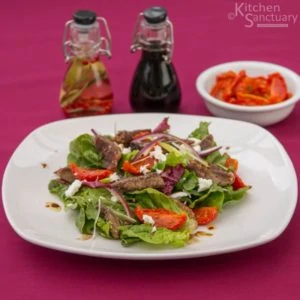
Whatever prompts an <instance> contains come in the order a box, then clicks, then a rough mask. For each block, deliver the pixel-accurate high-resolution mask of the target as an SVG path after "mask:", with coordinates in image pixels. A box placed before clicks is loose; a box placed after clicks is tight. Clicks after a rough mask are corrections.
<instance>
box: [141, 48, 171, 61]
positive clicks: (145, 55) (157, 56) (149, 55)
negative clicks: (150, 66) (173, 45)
mask: <svg viewBox="0 0 300 300" xmlns="http://www.w3.org/2000/svg"><path fill="white" fill-rule="evenodd" d="M166 55H167V51H166V50H164V49H161V50H156V51H149V50H146V49H143V50H142V56H141V59H142V60H157V61H166Z"/></svg>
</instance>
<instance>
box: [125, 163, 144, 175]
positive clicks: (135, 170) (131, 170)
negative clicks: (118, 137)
mask: <svg viewBox="0 0 300 300" xmlns="http://www.w3.org/2000/svg"><path fill="white" fill-rule="evenodd" d="M122 169H123V170H124V171H125V172H127V173H130V174H132V175H140V169H139V168H137V167H135V166H133V165H132V163H130V162H129V161H128V160H125V162H124V164H123V167H122Z"/></svg>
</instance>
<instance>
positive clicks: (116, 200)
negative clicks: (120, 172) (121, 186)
mask: <svg viewBox="0 0 300 300" xmlns="http://www.w3.org/2000/svg"><path fill="white" fill-rule="evenodd" d="M110 200H111V201H112V202H118V201H119V200H118V198H117V197H116V196H111V198H110Z"/></svg>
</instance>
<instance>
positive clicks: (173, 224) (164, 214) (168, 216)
mask: <svg viewBox="0 0 300 300" xmlns="http://www.w3.org/2000/svg"><path fill="white" fill-rule="evenodd" d="M134 213H135V214H136V216H137V217H138V219H139V220H140V221H141V222H144V219H143V216H144V215H147V216H150V217H151V218H152V219H153V221H154V224H153V225H154V226H156V227H163V228H167V229H170V230H176V229H179V228H180V227H181V226H182V225H183V224H184V223H185V221H186V219H187V216H186V214H184V213H181V214H177V213H175V212H173V211H170V210H167V209H163V208H154V209H152V208H142V207H140V206H137V207H136V208H135V209H134Z"/></svg>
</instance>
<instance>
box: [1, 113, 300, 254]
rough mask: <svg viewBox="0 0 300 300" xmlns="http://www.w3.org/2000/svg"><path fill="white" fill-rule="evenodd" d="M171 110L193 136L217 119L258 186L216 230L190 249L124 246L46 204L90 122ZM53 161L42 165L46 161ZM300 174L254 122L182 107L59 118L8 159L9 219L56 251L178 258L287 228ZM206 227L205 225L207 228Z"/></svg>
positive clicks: (135, 125) (261, 239)
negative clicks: (83, 231)
mask: <svg viewBox="0 0 300 300" xmlns="http://www.w3.org/2000/svg"><path fill="white" fill-rule="evenodd" d="M166 116H169V117H170V119H169V123H170V125H171V133H174V134H176V135H178V136H181V137H186V136H187V135H188V134H189V133H190V132H191V131H192V130H194V129H195V128H196V127H197V126H198V124H199V122H200V121H208V122H211V125H210V131H211V133H212V134H213V135H214V137H215V139H216V141H217V143H218V144H220V145H223V146H230V149H229V150H228V153H229V154H231V155H232V156H233V157H235V158H237V159H238V160H239V174H240V176H241V177H242V178H243V179H244V180H245V182H247V183H248V184H250V185H252V187H253V188H252V189H251V190H250V191H249V194H248V196H247V197H246V198H245V199H244V200H242V201H240V202H238V203H235V204H234V205H228V206H225V207H224V210H223V212H222V213H221V214H220V216H219V217H218V219H217V220H216V222H215V223H214V225H215V229H214V230H213V231H210V232H211V233H212V234H213V236H210V237H209V236H202V237H200V238H199V239H198V241H197V242H193V243H191V244H189V245H187V246H186V247H184V248H179V249H173V248H162V247H159V248H156V247H155V248H154V247H150V246H145V245H143V244H135V245H133V246H130V247H123V246H122V245H121V243H120V242H119V241H114V240H108V239H104V238H102V237H100V236H98V237H96V238H95V239H92V240H86V241H83V240H80V239H79V236H80V234H79V232H78V230H77V228H76V226H75V221H74V216H73V215H71V214H70V213H69V212H65V211H61V212H53V211H51V210H49V209H47V208H45V203H46V202H48V201H55V202H59V200H58V199H56V198H55V197H54V196H53V195H51V194H50V193H49V192H48V182H49V181H50V180H51V179H52V178H54V174H53V172H54V171H55V170H57V169H58V168H60V167H62V166H65V165H66V156H67V153H68V147H69V142H70V141H71V140H72V139H74V138H75V137H76V136H78V135H79V134H82V133H87V132H90V130H91V128H94V129H96V131H98V132H100V133H102V134H113V133H114V131H115V126H116V127H117V129H120V130H121V129H128V130H132V129H139V128H154V127H155V126H156V125H157V124H158V123H159V122H160V121H161V120H162V119H163V118H164V117H166ZM44 163H45V164H46V165H47V166H46V167H42V164H44ZM297 187H298V184H297V177H296V173H295V170H294V167H293V164H292V162H291V160H290V158H289V156H288V154H287V153H286V151H285V150H284V148H283V146H282V145H281V144H280V143H279V142H278V140H277V139H276V138H275V137H274V136H273V135H272V134H271V133H269V132H268V131H267V130H265V129H263V128H261V127H259V126H257V125H254V124H250V123H245V122H241V121H234V120H229V119H218V118H212V117H201V116H189V115H178V114H121V115H108V116H101V117H85V118H76V119H68V120H62V121H57V122H54V123H50V124H47V125H44V126H42V127H40V128H38V129H36V130H34V131H33V132H32V133H30V134H29V135H28V136H27V137H26V138H25V139H24V140H23V142H22V143H21V144H20V145H19V146H18V148H17V149H16V150H15V152H14V154H13V155H12V157H11V159H10V161H9V162H8V164H7V167H6V170H5V173H4V177H3V186H2V196H3V204H4V209H5V213H6V215H7V219H8V221H9V223H10V224H11V226H12V227H13V229H14V230H15V231H16V233H17V234H19V235H20V236H21V237H22V238H24V239H25V240H27V241H29V242H31V243H33V244H37V245H40V246H44V247H47V248H52V249H56V250H61V251H66V252H71V253H77V254H84V255H91V256H99V257H109V258H120V259H179V258H188V257H200V256H207V255H215V254H220V253H226V252H233V251H238V250H243V249H247V248H251V247H255V246H258V245H261V244H264V243H267V242H269V241H271V240H273V239H275V238H276V237H278V236H279V235H280V234H281V233H282V232H283V231H284V229H285V228H286V227H287V225H288V223H289V221H290V219H291V217H292V215H293V213H294V210H295V206H296V202H297ZM202 229H203V228H202ZM203 230H206V231H208V230H207V228H204V229H203Z"/></svg>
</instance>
